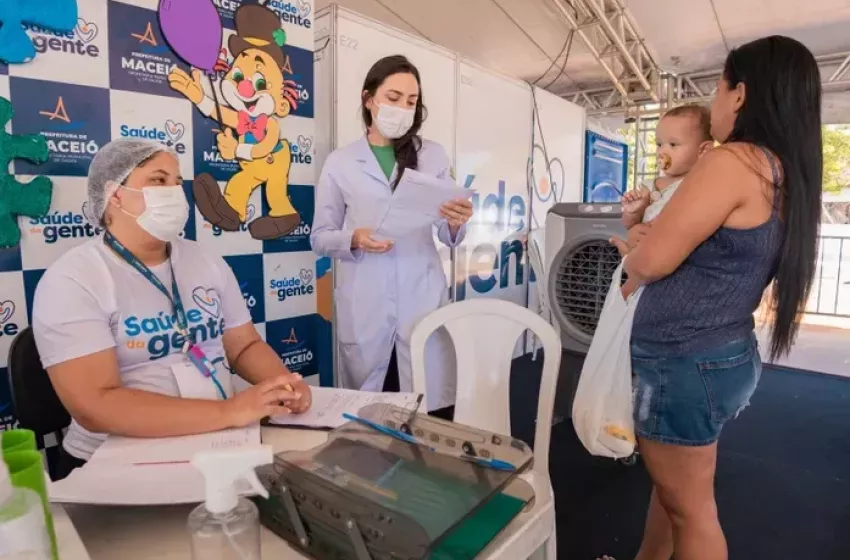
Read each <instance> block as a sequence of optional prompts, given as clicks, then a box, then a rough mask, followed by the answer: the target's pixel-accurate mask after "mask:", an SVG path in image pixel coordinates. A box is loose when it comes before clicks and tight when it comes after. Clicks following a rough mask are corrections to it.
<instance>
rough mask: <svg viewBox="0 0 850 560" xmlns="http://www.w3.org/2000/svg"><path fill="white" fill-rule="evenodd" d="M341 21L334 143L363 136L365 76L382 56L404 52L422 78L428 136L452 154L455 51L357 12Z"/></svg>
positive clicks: (338, 38) (339, 24)
mask: <svg viewBox="0 0 850 560" xmlns="http://www.w3.org/2000/svg"><path fill="white" fill-rule="evenodd" d="M344 14H345V17H340V18H338V19H337V29H336V34H337V60H336V73H337V74H336V94H337V99H336V141H337V147H342V146H345V145H347V144H349V143H351V142H353V141H354V140H356V139H357V138H359V137H360V136H362V135H363V121H362V119H361V116H360V95H361V93H362V91H363V90H362V88H363V80H364V79H365V78H366V74H367V73H368V72H369V69H370V68H371V67H372V65H373V64H374V63H375V62H377V61H378V60H379V59H381V58H383V57H385V56H390V55H394V54H401V55H404V56H406V57H407V58H408V59H410V61H411V62H412V63H413V64H414V65H415V66H416V67H417V68H418V69H419V73H420V74H421V76H422V94H423V100H424V101H425V106H426V108H427V109H428V119H427V120H426V121H425V125H424V126H423V128H422V135H423V136H424V137H425V138H428V139H430V140H433V141H435V142H439V143H440V144H442V145H443V147H444V148H445V149H446V152H448V154H449V157H450V158H452V156H453V154H454V145H455V88H454V83H455V55H454V53H452V52H451V51H448V50H445V49H442V48H440V47H438V46H436V45H433V44H431V43H428V42H426V41H422V40H419V39H416V38H415V37H412V36H410V35H408V34H406V33H403V32H401V31H397V30H395V29H392V28H389V27H387V26H385V25H383V24H380V23H377V22H374V21H372V20H369V19H366V18H361V17H359V16H356V15H354V14H350V13H344Z"/></svg>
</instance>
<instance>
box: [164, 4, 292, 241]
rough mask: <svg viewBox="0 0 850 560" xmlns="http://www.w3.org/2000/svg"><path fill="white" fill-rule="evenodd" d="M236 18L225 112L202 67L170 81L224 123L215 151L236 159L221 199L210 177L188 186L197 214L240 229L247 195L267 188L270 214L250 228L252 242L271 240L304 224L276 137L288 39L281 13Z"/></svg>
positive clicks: (248, 10)
mask: <svg viewBox="0 0 850 560" xmlns="http://www.w3.org/2000/svg"><path fill="white" fill-rule="evenodd" d="M235 21H236V34H235V35H232V36H231V37H230V39H229V40H228V44H227V46H228V48H229V49H230V53H231V55H232V56H233V64H232V66H231V68H230V69H229V70H228V72H227V73H226V75H225V76H224V78H223V80H222V83H221V94H222V97H223V98H224V101H225V103H226V104H227V105H228V107H224V106H219V107H216V103H215V101H214V100H213V99H210V98H209V97H207V96H206V95H205V93H204V90H203V88H202V81H201V80H202V79H203V76H202V75H201V72H200V71H199V70H194V71H193V72H192V76H191V77H190V76H189V75H188V74H186V72H184V71H182V70H180V69H179V68H175V69H174V70H173V71H172V72H171V74H169V76H168V82H169V85H170V86H171V88H172V89H174V90H175V91H177V92H179V93H181V94H182V95H184V96H185V97H186V98H187V99H189V100H190V101H191V102H192V103H194V104H195V105H196V106H197V107H198V110H200V111H201V113H203V114H204V115H206V116H207V117H210V118H212V119H214V120H216V121H217V122H219V124H221V125H223V126H222V128H223V131H222V132H221V133H219V134H218V135H217V137H216V140H217V143H218V150H219V153H220V154H221V157H222V158H223V159H225V160H230V161H233V160H236V161H238V162H239V167H240V168H241V170H240V171H239V172H238V173H236V174H235V175H233V177H231V179H230V180H229V181H228V182H227V185H226V186H225V188H224V193H223V194H222V192H221V189H220V188H219V186H218V183H217V182H216V180H215V179H214V178H213V177H212V176H211V175H209V174H207V173H204V174H201V175H199V176H198V177H197V178H195V181H194V182H193V185H192V186H193V192H194V196H195V203H196V204H197V206H198V210H200V212H201V214H202V215H203V216H204V217H205V218H206V219H207V220H208V221H209V222H210V223H211V224H212V225H214V226H218V227H220V228H221V229H223V230H225V231H237V230H238V229H239V226H240V225H241V224H244V223H245V221H246V219H247V217H248V200H249V198H250V197H251V193H252V192H253V191H254V189H256V188H257V187H259V186H260V185H265V189H266V200H267V201H268V204H269V213H268V215H267V216H261V217H259V218H257V219H255V220H253V221H252V222H251V223H250V224H249V225H248V229H249V231H250V232H251V236H252V237H253V238H254V239H261V240H262V239H274V238H277V237H281V236H283V235H286V234H287V233H289V232H290V231H292V230H293V229H295V228H296V227H298V225H299V224H300V223H301V217H300V216H299V215H298V212H297V211H296V210H295V208H294V207H293V206H292V202H290V200H289V195H288V193H287V190H288V185H289V168H290V165H291V157H292V156H291V151H290V146H289V142H287V141H286V140H283V139H281V138H280V122H279V121H278V118H283V117H286V116H287V115H288V114H289V112H290V109H291V103H290V101H289V99H288V98H287V95H286V94H285V87H286V83H285V82H284V75H283V66H284V62H285V61H284V55H283V51H282V50H281V47H282V46H283V44H284V42H285V36H286V35H285V33H284V32H283V30H282V29H281V28H280V20H279V19H278V16H277V15H276V14H275V13H274V12H272V11H271V10H269V9H267V8H264V7H262V6H257V5H246V6H242V7H241V8H239V10H237V11H236V16H235ZM219 115H220V117H219ZM234 131H235V133H234Z"/></svg>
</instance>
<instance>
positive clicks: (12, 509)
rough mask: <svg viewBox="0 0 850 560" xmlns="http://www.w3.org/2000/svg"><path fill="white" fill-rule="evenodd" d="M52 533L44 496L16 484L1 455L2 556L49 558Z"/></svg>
mask: <svg viewBox="0 0 850 560" xmlns="http://www.w3.org/2000/svg"><path fill="white" fill-rule="evenodd" d="M52 557H53V554H52V552H51V548H50V537H49V536H48V534H47V525H46V524H45V522H44V507H43V506H42V505H41V498H40V497H39V496H38V494H36V493H35V492H33V491H32V490H30V489H29V488H15V487H14V486H12V481H11V480H10V479H9V468H8V467H7V466H6V463H5V462H3V459H2V458H0V558H2V559H3V560H50V559H51V558H52Z"/></svg>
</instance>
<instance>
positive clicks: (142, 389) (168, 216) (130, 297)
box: [32, 139, 311, 477]
mask: <svg viewBox="0 0 850 560" xmlns="http://www.w3.org/2000/svg"><path fill="white" fill-rule="evenodd" d="M182 184H183V178H182V177H181V176H180V170H179V165H178V160H177V155H176V154H174V153H173V152H172V151H171V150H169V149H167V148H166V147H164V146H163V145H161V144H159V143H157V142H152V141H147V140H132V139H124V140H116V141H114V142H111V143H109V144H107V145H106V146H104V147H103V148H102V149H101V150H100V152H99V153H98V154H97V156H95V158H94V160H93V161H92V164H91V168H90V170H89V178H88V212H87V213H88V217H89V219H90V220H93V221H96V222H99V224H100V225H101V227H103V228H105V233H104V235H103V236H101V237H98V238H97V239H94V240H92V241H89V242H88V243H86V244H84V245H81V246H79V247H77V248H75V249H72V250H71V251H68V253H66V254H65V255H63V256H62V257H61V258H60V259H59V260H57V261H56V263H54V264H53V265H52V266H51V267H50V268H48V269H47V272H46V273H45V274H44V277H43V278H42V279H41V281H40V282H39V284H38V289H37V290H36V293H35V303H34V306H33V321H32V324H33V332H34V334H35V340H36V344H37V346H38V350H39V353H40V355H41V361H42V363H43V364H44V367H45V368H46V369H47V372H48V374H49V375H50V380H51V381H52V382H53V386H54V387H55V388H56V392H57V394H58V395H59V398H60V399H61V400H62V403H63V404H64V405H65V407H67V409H68V411H69V412H70V413H71V416H72V417H73V422H72V423H71V427H70V429H69V430H68V434H67V436H66V437H65V440H64V444H63V447H64V449H63V450H61V451H60V462H59V471H60V472H59V475H60V476H61V477H64V476H66V475H67V474H68V473H69V472H70V471H71V470H73V469H74V468H76V467H79V466H81V465H82V464H84V463H85V461H86V460H88V459H89V458H90V457H91V455H92V454H93V453H94V451H95V450H96V449H97V448H98V446H99V445H100V444H101V443H102V442H103V441H104V440H105V439H106V434H118V435H123V436H132V437H167V436H180V435H189V434H196V433H203V432H210V431H215V430H221V429H226V428H235V427H242V426H247V425H250V424H252V423H254V422H257V421H258V420H260V419H262V418H263V417H266V416H270V415H277V414H286V413H289V412H296V413H297V412H302V411H304V410H306V409H307V408H309V406H310V404H311V394H310V389H309V387H308V386H307V385H306V383H304V381H303V380H302V379H301V377H300V376H298V375H295V374H292V373H290V372H289V371H288V370H287V368H286V366H284V364H283V363H282V362H281V360H280V358H279V357H278V356H277V354H276V353H275V351H274V350H272V348H271V347H269V346H268V345H267V344H266V343H265V342H264V341H263V340H262V339H261V337H260V335H259V334H258V333H257V330H256V329H255V328H254V325H253V323H252V322H251V315H250V313H249V312H248V309H247V307H246V305H245V300H244V298H243V296H242V291H241V290H240V289H239V286H238V284H237V282H236V278H235V277H234V275H233V272H232V271H231V270H230V267H228V265H227V264H226V263H225V262H224V260H223V259H222V258H221V257H219V256H215V255H210V254H208V253H207V252H206V251H205V250H204V249H203V248H202V247H200V246H199V245H198V244H196V243H194V242H192V241H186V240H183V239H182V238H181V237H180V235H181V233H182V231H183V229H184V227H185V224H186V220H187V218H188V215H189V206H188V203H187V201H186V197H185V195H184V193H183V189H182ZM175 285H176V287H177V294H176V297H175V294H174V286H175ZM231 370H232V371H233V372H235V373H236V374H238V375H239V376H240V377H242V378H243V379H245V380H246V381H248V382H249V383H251V384H253V385H254V386H253V387H250V388H248V389H246V390H245V391H243V392H240V393H238V394H236V395H234V394H233V388H232V379H231V378H232V376H231Z"/></svg>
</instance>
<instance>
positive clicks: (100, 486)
mask: <svg viewBox="0 0 850 560" xmlns="http://www.w3.org/2000/svg"><path fill="white" fill-rule="evenodd" d="M236 490H237V492H238V493H239V494H240V495H242V496H250V495H253V494H255V492H253V490H252V488H251V486H250V484H248V483H247V482H245V481H242V480H239V481H237V483H236ZM47 493H48V494H49V495H50V501H51V502H54V503H61V504H93V505H112V506H159V505H177V504H199V503H201V502H203V501H204V499H206V496H205V484H204V475H202V474H201V472H200V471H198V470H197V469H196V468H195V467H193V466H192V465H189V464H188V463H183V464H172V465H156V466H144V467H133V466H127V465H110V466H109V467H104V465H100V466H91V465H88V464H87V465H86V466H84V467H83V468H80V469H75V470H74V471H72V472H71V474H70V475H68V478H65V479H63V480H60V481H58V482H50V483H48V488H47Z"/></svg>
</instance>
